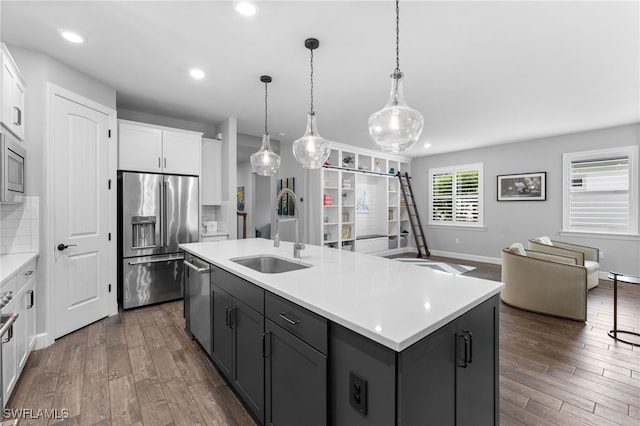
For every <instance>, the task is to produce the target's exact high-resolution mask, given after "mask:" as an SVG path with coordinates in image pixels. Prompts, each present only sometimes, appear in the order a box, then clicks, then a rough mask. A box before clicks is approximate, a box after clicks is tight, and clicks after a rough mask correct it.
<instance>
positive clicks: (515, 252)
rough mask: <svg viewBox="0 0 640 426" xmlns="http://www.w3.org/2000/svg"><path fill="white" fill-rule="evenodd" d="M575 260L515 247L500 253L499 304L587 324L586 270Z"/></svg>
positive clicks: (513, 245)
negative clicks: (500, 284)
mask: <svg viewBox="0 0 640 426" xmlns="http://www.w3.org/2000/svg"><path fill="white" fill-rule="evenodd" d="M576 263H577V262H576V259H575V258H573V257H568V256H560V255H556V254H550V253H542V252H536V251H533V250H525V249H524V247H523V246H522V244H520V243H515V244H512V245H511V246H510V247H509V248H505V249H504V250H502V282H503V283H504V289H502V293H501V298H502V301H503V302H504V303H505V304H507V305H509V306H513V307H515V308H520V309H524V310H527V311H531V312H536V313H540V314H545V315H552V316H557V317H562V318H568V319H572V320H577V321H586V320H587V269H586V268H585V267H584V266H580V265H577V264H576Z"/></svg>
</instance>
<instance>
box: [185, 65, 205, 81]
mask: <svg viewBox="0 0 640 426" xmlns="http://www.w3.org/2000/svg"><path fill="white" fill-rule="evenodd" d="M189 75H190V76H191V77H193V78H195V79H196V80H202V79H203V78H204V71H202V70H200V69H198V68H193V69H190V70H189Z"/></svg>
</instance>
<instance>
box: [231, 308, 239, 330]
mask: <svg viewBox="0 0 640 426" xmlns="http://www.w3.org/2000/svg"><path fill="white" fill-rule="evenodd" d="M237 323H238V313H237V309H236V307H235V306H232V307H230V308H229V328H235V326H236V324H237Z"/></svg>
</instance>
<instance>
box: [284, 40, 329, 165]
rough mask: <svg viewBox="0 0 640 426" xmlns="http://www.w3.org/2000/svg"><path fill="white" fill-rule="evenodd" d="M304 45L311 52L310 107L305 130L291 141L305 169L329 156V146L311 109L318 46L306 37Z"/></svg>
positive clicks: (323, 161) (317, 43) (321, 163)
mask: <svg viewBox="0 0 640 426" xmlns="http://www.w3.org/2000/svg"><path fill="white" fill-rule="evenodd" d="M304 46H305V47H306V48H307V49H309V51H310V52H311V109H310V110H309V114H307V130H306V131H305V132H304V136H302V137H301V138H300V139H298V140H296V141H295V142H294V143H293V156H294V157H296V160H298V161H299V162H300V163H301V164H302V167H304V168H305V169H319V168H321V167H322V165H323V164H324V163H325V161H327V159H328V158H329V154H331V146H330V143H329V141H328V140H326V139H325V138H323V137H322V136H320V134H319V133H318V125H317V123H316V114H315V111H314V110H313V51H314V49H317V48H318V46H320V42H319V41H318V40H317V39H315V38H308V39H306V40H305V41H304Z"/></svg>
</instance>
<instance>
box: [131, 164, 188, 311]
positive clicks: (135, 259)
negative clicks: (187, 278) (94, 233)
mask: <svg viewBox="0 0 640 426" xmlns="http://www.w3.org/2000/svg"><path fill="white" fill-rule="evenodd" d="M118 189H119V215H118V223H119V226H118V228H119V234H120V250H119V253H120V256H119V257H120V265H119V266H120V285H119V286H118V290H119V299H120V301H121V303H122V307H123V308H124V309H129V308H135V307H138V306H144V305H149V304H152V303H158V302H165V301H168V300H174V299H179V298H182V297H183V291H184V283H183V273H182V272H183V259H184V256H183V254H182V253H180V251H179V250H178V244H181V243H191V242H196V241H198V238H199V237H198V206H199V202H198V178H197V177H194V176H177V175H162V174H152V173H135V172H121V173H120V174H119V176H118Z"/></svg>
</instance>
